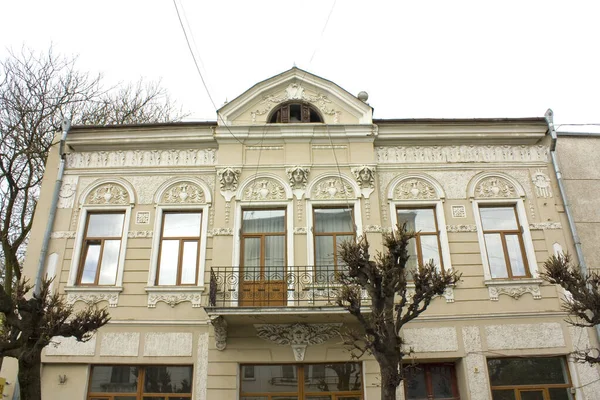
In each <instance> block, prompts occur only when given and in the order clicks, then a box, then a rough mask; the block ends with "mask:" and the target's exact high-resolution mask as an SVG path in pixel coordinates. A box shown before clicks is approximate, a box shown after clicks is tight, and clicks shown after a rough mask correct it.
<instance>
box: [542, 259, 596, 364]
mask: <svg viewBox="0 0 600 400" xmlns="http://www.w3.org/2000/svg"><path fill="white" fill-rule="evenodd" d="M544 268H545V271H544V272H542V273H541V276H542V278H544V279H545V280H546V281H548V282H550V283H553V284H556V285H560V286H561V287H562V288H563V289H565V290H566V291H567V292H568V293H567V294H566V296H565V297H566V298H565V300H564V302H563V304H562V308H563V309H564V310H565V311H566V312H567V313H569V316H570V317H571V318H570V319H569V320H568V321H567V322H569V323H570V324H571V325H573V326H578V327H582V328H591V327H594V326H596V325H599V324H600V275H599V274H598V273H596V272H592V273H590V274H583V273H582V272H581V267H580V266H579V265H578V264H575V263H573V262H572V260H571V255H570V254H564V255H558V256H552V257H550V258H549V259H548V260H546V262H544ZM573 357H574V358H575V359H576V360H577V361H580V362H586V363H590V364H600V349H597V348H591V349H578V350H577V351H575V353H573Z"/></svg>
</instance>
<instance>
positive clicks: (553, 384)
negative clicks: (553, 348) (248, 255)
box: [487, 357, 573, 400]
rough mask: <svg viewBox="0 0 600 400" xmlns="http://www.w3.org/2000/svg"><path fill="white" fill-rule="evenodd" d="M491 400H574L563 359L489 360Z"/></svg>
mask: <svg viewBox="0 0 600 400" xmlns="http://www.w3.org/2000/svg"><path fill="white" fill-rule="evenodd" d="M487 364H488V372H489V374H490V385H491V387H492V399H493V400H519V399H520V400H573V396H572V395H571V390H570V388H571V380H570V378H569V372H568V369H567V363H566V360H565V359H564V358H563V357H536V358H524V357H522V358H521V357H520V358H495V359H488V360H487Z"/></svg>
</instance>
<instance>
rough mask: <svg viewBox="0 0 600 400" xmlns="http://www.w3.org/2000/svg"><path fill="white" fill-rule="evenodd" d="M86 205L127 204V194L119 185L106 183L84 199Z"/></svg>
mask: <svg viewBox="0 0 600 400" xmlns="http://www.w3.org/2000/svg"><path fill="white" fill-rule="evenodd" d="M86 203H87V204H128V203H129V194H128V193H127V190H125V188H123V186H121V185H116V184H113V183H107V184H104V185H101V186H99V187H97V188H96V189H94V190H93V191H92V192H91V193H90V194H89V195H88V196H87V199H86Z"/></svg>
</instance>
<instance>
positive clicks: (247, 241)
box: [239, 209, 287, 307]
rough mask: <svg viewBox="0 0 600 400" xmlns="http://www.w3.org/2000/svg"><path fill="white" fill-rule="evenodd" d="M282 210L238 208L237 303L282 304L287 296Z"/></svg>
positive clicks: (284, 233) (247, 304)
mask: <svg viewBox="0 0 600 400" xmlns="http://www.w3.org/2000/svg"><path fill="white" fill-rule="evenodd" d="M285 214H286V213H285V210H282V209H275V210H258V209H249V210H243V211H242V234H241V260H240V294H239V305H240V306H256V307H258V306H282V305H285V303H286V300H287V289H286V246H285V244H286V232H285V226H286V224H285V220H286V215H285Z"/></svg>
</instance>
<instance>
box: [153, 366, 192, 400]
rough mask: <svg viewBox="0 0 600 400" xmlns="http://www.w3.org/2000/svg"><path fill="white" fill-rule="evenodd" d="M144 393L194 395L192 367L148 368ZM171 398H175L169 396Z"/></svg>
mask: <svg viewBox="0 0 600 400" xmlns="http://www.w3.org/2000/svg"><path fill="white" fill-rule="evenodd" d="M144 392H145V393H192V367H180V366H151V367H146V374H145V376H144ZM169 398H170V399H172V398H173V397H171V396H169Z"/></svg>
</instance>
